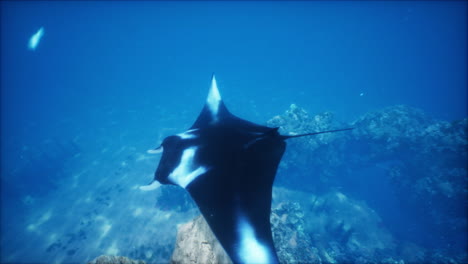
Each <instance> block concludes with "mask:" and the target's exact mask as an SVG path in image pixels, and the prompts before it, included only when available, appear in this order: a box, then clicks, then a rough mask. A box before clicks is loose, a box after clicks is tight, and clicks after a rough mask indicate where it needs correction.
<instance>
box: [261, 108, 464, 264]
mask: <svg viewBox="0 0 468 264" xmlns="http://www.w3.org/2000/svg"><path fill="white" fill-rule="evenodd" d="M267 124H268V125H269V126H276V127H280V131H281V132H282V133H283V134H291V133H294V134H300V133H307V132H313V131H323V130H329V129H336V128H343V127H354V130H352V131H347V132H339V133H332V134H321V135H317V136H314V137H305V138H298V139H295V140H290V141H288V145H289V146H288V151H287V152H286V154H285V156H284V159H283V162H282V163H281V164H280V167H279V171H280V173H279V175H286V176H285V177H277V180H276V183H277V184H278V185H280V186H285V187H287V188H291V189H295V190H304V191H309V192H312V193H315V194H318V195H321V194H324V193H326V192H329V191H330V190H336V189H340V190H343V191H344V192H345V193H352V192H354V193H353V195H354V196H355V197H358V198H360V199H363V200H367V201H369V202H370V203H372V204H371V206H372V208H375V209H376V210H378V209H379V208H380V207H381V208H385V206H388V204H385V205H383V206H380V205H382V203H380V202H379V201H385V200H386V199H394V200H395V201H394V204H395V205H397V206H394V207H397V208H396V209H395V208H394V210H395V211H394V212H390V211H389V210H386V209H382V211H380V212H378V213H379V214H382V218H383V221H384V223H386V224H387V225H390V226H392V224H391V223H392V221H394V220H395V219H397V218H400V220H399V221H400V222H399V223H398V225H400V227H396V225H393V226H392V227H391V228H392V229H393V230H392V233H393V231H395V232H396V231H398V232H399V233H400V235H401V236H403V237H404V238H405V239H406V238H408V237H418V238H419V242H420V243H424V244H425V246H426V247H432V248H440V249H441V250H443V251H444V252H445V254H452V255H459V253H460V252H461V251H463V250H462V249H463V248H464V247H465V245H466V242H467V241H466V230H467V227H468V225H467V212H466V208H467V207H468V199H467V193H468V188H467V187H468V177H467V175H468V174H467V166H468V163H467V161H468V155H467V152H468V138H467V131H468V119H467V118H465V119H463V120H457V121H453V122H447V121H441V120H435V119H433V118H431V117H429V116H427V115H426V114H425V113H424V112H423V111H421V110H419V109H415V108H412V107H408V106H403V105H398V106H392V107H387V108H384V109H381V110H378V111H374V112H369V113H366V114H364V115H362V116H361V117H359V118H358V119H356V120H355V121H354V122H351V123H350V124H344V123H341V122H338V121H337V120H336V119H335V118H334V117H333V114H331V113H329V112H325V113H320V114H315V115H311V114H309V113H307V111H305V110H304V109H302V108H300V107H298V106H296V105H291V106H290V108H289V109H288V110H287V111H286V112H285V113H284V114H282V115H279V116H275V117H274V118H272V119H271V120H269V121H268V123H267ZM357 187H359V188H360V189H359V188H357ZM372 188H375V189H376V190H374V191H373V190H372ZM379 188H380V190H379ZM366 193H367V196H365V195H366ZM390 196H391V197H390ZM389 212H390V213H389ZM385 214H387V215H385ZM395 214H400V217H396V216H395ZM389 218H393V219H391V220H389ZM402 219H406V222H404V221H403V220H402ZM411 223H412V224H411ZM401 225H407V226H406V227H404V228H402V227H401ZM405 228H406V229H405ZM398 232H396V233H398ZM431 254H435V253H434V252H432V253H429V252H426V257H427V256H428V255H431ZM464 258H466V254H465V257H464ZM430 259H431V258H429V259H427V258H426V260H425V261H429V260H430ZM462 259H463V257H462Z"/></svg>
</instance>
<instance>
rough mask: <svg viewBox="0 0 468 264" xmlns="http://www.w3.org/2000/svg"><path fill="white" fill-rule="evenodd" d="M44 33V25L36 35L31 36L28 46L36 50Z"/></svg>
mask: <svg viewBox="0 0 468 264" xmlns="http://www.w3.org/2000/svg"><path fill="white" fill-rule="evenodd" d="M43 35H44V27H41V28H40V29H39V30H38V31H37V32H36V33H34V35H32V36H31V38H30V39H29V43H28V48H29V49H30V50H35V49H36V48H37V45H39V41H40V40H41V38H42V36H43Z"/></svg>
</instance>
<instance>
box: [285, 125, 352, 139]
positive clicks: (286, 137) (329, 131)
mask: <svg viewBox="0 0 468 264" xmlns="http://www.w3.org/2000/svg"><path fill="white" fill-rule="evenodd" d="M352 129H354V127H350V128H343V129H335V130H327V131H320V132H312V133H306V134H299V135H291V136H285V135H281V137H282V138H283V139H284V140H286V139H290V138H296V137H305V136H313V135H318V134H324V133H332V132H339V131H345V130H352Z"/></svg>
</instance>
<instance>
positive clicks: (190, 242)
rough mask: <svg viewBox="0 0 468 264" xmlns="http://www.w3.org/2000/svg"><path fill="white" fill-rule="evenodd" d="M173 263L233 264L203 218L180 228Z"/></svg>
mask: <svg viewBox="0 0 468 264" xmlns="http://www.w3.org/2000/svg"><path fill="white" fill-rule="evenodd" d="M171 263H180V264H183V263H193V264H195V263H200V264H201V263H204V264H210V263H212V264H215V263H232V262H231V259H230V258H229V256H228V255H227V253H226V252H225V251H224V249H223V247H222V246H221V244H219V242H218V240H217V239H216V237H215V236H214V234H213V232H212V231H211V229H210V227H209V226H208V223H207V222H206V220H205V218H203V216H201V215H200V216H198V217H197V218H195V219H194V220H192V221H190V222H188V223H186V224H183V225H181V226H180V227H179V230H178V233H177V241H176V244H175V249H174V252H173V253H172V257H171Z"/></svg>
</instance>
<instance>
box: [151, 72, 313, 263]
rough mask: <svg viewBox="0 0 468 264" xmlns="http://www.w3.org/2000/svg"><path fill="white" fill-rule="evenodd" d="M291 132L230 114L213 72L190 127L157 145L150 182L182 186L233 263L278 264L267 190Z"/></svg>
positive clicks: (270, 191)
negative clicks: (158, 157) (157, 157)
mask: <svg viewBox="0 0 468 264" xmlns="http://www.w3.org/2000/svg"><path fill="white" fill-rule="evenodd" d="M319 133H322V132H319ZM310 134H316V133H310ZM307 135H309V134H307ZM299 136H300V135H299ZM290 137H291V136H282V135H280V134H279V133H278V129H277V128H269V127H266V126H261V125H257V124H254V123H252V122H249V121H246V120H243V119H240V118H238V117H236V116H234V115H232V114H231V113H230V112H229V111H228V109H227V108H226V106H225V105H224V102H223V101H222V99H221V96H220V94H219V90H218V87H217V84H216V79H215V77H214V75H213V77H212V81H211V88H210V91H209V94H208V97H207V100H206V104H205V106H204V107H203V110H202V112H201V113H200V115H199V116H198V118H197V120H196V121H195V123H194V124H193V125H192V127H191V128H190V129H189V130H187V131H186V132H183V133H180V134H177V135H174V136H169V137H167V138H166V139H164V141H163V143H162V144H161V147H159V148H158V150H162V157H161V160H160V162H159V166H158V168H157V170H156V172H155V177H154V180H155V181H154V183H153V184H151V186H154V185H155V184H156V183H157V182H159V183H161V184H174V185H178V186H180V187H182V188H185V189H186V190H187V191H188V192H189V193H190V195H191V196H192V198H193V200H194V201H195V202H196V204H197V205H198V207H199V208H200V211H201V213H202V214H203V216H204V218H205V219H206V221H207V222H208V225H209V226H210V228H211V230H212V231H213V233H214V234H215V236H216V237H217V238H218V240H219V242H220V243H221V245H222V246H223V248H224V249H225V250H226V252H227V253H228V255H229V257H230V258H231V260H232V261H233V262H234V263H278V256H277V254H276V251H275V247H274V243H273V239H272V234H271V227H270V210H271V194H272V186H273V182H274V179H275V175H276V170H277V168H278V164H279V162H280V160H281V157H282V156H283V153H284V151H285V148H286V143H285V139H288V138H290ZM156 181H157V182H156Z"/></svg>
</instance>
